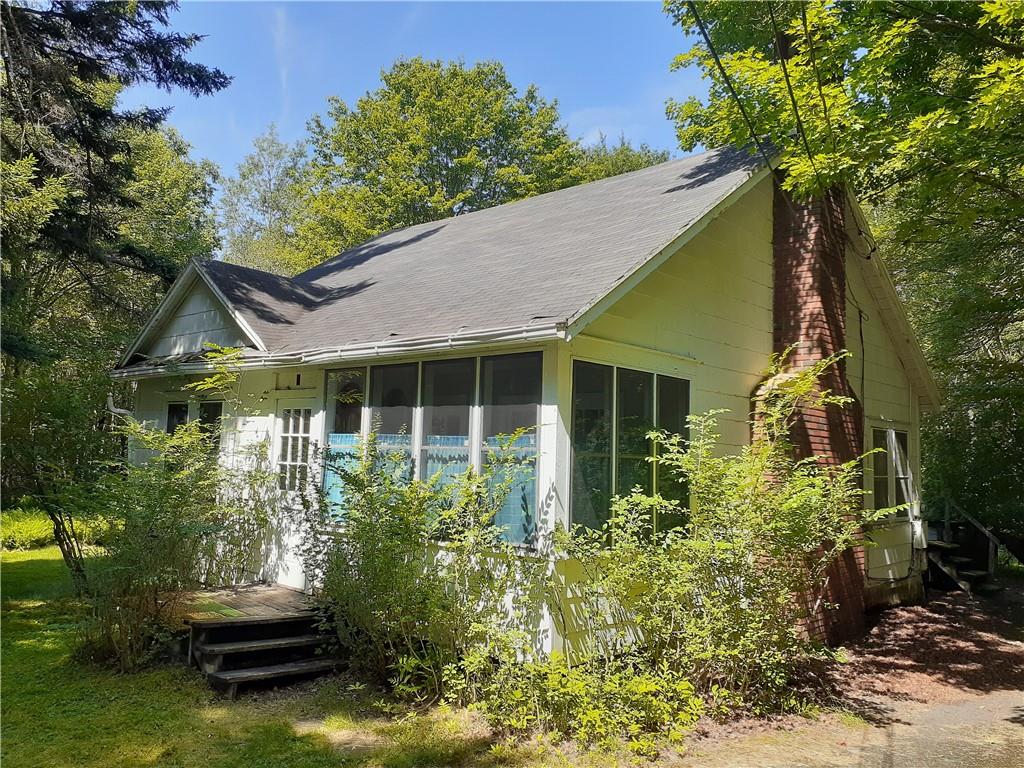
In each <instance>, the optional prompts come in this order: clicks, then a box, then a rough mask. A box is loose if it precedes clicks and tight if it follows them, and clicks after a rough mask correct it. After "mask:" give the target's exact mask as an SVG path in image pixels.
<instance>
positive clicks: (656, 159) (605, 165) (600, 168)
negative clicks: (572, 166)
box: [579, 133, 668, 182]
mask: <svg viewBox="0 0 1024 768" xmlns="http://www.w3.org/2000/svg"><path fill="white" fill-rule="evenodd" d="M580 154H581V157H580V160H579V174H580V180H581V181H582V182H588V181H597V180H598V179H606V178H608V177H609V176H618V175H619V174H620V173H629V172H630V171H639V170H640V169H642V168H647V167H648V166H651V165H657V164H658V163H664V162H665V161H666V160H668V150H658V149H651V147H649V146H647V145H646V144H641V145H640V146H639V147H636V148H634V147H633V145H632V144H630V143H629V142H628V141H627V140H626V136H625V134H620V135H619V143H618V144H615V145H614V146H608V138H607V137H606V136H605V135H604V134H603V133H602V134H601V138H600V140H599V141H598V142H597V143H596V144H593V145H591V146H587V147H583V148H582V149H581V150H580Z"/></svg>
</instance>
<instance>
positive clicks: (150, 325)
mask: <svg viewBox="0 0 1024 768" xmlns="http://www.w3.org/2000/svg"><path fill="white" fill-rule="evenodd" d="M197 281H202V283H203V285H205V286H206V287H207V288H208V289H209V290H210V292H211V293H212V294H213V295H214V297H215V298H216V299H217V301H219V302H220V303H221V304H222V305H223V307H224V310H225V311H226V312H227V313H228V315H229V316H230V317H231V319H232V320H233V321H234V322H235V324H236V325H237V326H238V328H239V330H241V331H242V333H243V334H245V335H246V336H248V337H249V340H250V341H251V342H252V343H253V344H255V345H256V347H257V348H258V349H260V350H261V351H264V352H265V351H266V350H267V347H266V346H265V345H264V344H263V342H262V341H261V340H260V338H259V336H257V335H256V333H255V331H253V330H252V327H251V326H250V325H249V324H248V323H247V322H245V320H244V319H243V318H242V317H241V316H240V315H239V314H238V313H237V312H236V311H235V310H234V308H233V307H232V306H231V304H230V302H228V300H227V298H226V297H225V296H224V294H223V293H221V291H220V289H218V288H217V286H216V285H214V284H213V281H212V280H210V278H209V276H208V275H207V274H206V273H205V271H204V270H203V268H202V267H200V266H199V264H197V263H196V262H195V261H194V260H193V261H190V262H189V263H188V264H186V265H185V269H183V270H182V271H181V274H180V275H178V277H177V279H176V280H175V281H174V282H173V283H172V284H171V287H170V288H168V289H167V293H165V294H164V297H163V298H162V299H161V300H160V303H159V304H158V305H157V308H156V310H154V312H153V314H152V315H150V317H149V320H147V321H146V324H145V325H143V326H142V330H140V331H139V332H138V334H136V336H135V339H134V340H133V341H132V343H131V344H130V345H129V346H128V349H127V351H126V352H125V353H124V354H123V355H122V356H121V360H120V361H119V362H118V367H121V366H124V365H127V364H128V361H129V360H130V359H131V358H132V355H134V354H135V353H136V352H138V351H139V348H140V347H141V346H142V345H143V343H144V342H145V341H147V340H148V339H149V337H150V335H152V333H153V331H155V330H156V329H157V328H159V327H160V326H161V325H162V324H163V323H164V322H165V321H166V320H168V319H169V318H168V315H170V314H171V313H172V312H173V311H174V310H175V309H177V308H178V305H179V304H180V303H181V302H182V300H183V299H184V298H185V294H186V293H187V292H188V290H189V289H190V288H192V286H193V285H194V284H195V283H196V282H197ZM119 373H121V372H120V371H118V370H115V371H113V373H111V376H112V377H113V378H115V379H118V378H132V377H126V376H118V375H117V374H119Z"/></svg>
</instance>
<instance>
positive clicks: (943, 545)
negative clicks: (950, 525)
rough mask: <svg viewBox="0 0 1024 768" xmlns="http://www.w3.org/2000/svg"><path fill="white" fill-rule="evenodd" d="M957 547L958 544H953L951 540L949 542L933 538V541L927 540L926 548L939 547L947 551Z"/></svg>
mask: <svg viewBox="0 0 1024 768" xmlns="http://www.w3.org/2000/svg"><path fill="white" fill-rule="evenodd" d="M959 548H960V545H959V544H953V543H952V542H949V541H935V540H933V541H929V542H928V549H941V550H944V551H946V552H949V551H951V550H954V549H959Z"/></svg>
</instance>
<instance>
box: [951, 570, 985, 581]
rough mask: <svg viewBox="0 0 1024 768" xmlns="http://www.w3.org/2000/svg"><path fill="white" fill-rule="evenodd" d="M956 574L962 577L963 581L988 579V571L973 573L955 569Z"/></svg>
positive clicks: (973, 571)
mask: <svg viewBox="0 0 1024 768" xmlns="http://www.w3.org/2000/svg"><path fill="white" fill-rule="evenodd" d="M957 574H958V575H960V576H963V577H964V578H965V579H984V578H988V571H975V570H967V571H961V570H959V569H957Z"/></svg>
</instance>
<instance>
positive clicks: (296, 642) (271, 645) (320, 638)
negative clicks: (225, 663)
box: [196, 635, 330, 656]
mask: <svg viewBox="0 0 1024 768" xmlns="http://www.w3.org/2000/svg"><path fill="white" fill-rule="evenodd" d="M328 640H330V636H329V635H295V636H293V637H271V638H267V639H265V640H240V641H236V642H231V643H197V644H196V651H198V652H199V653H205V654H208V655H211V656H222V655H224V654H228V653H246V652H248V651H273V650H277V649H279V648H301V647H303V646H307V645H323V644H324V643H326V642H327V641H328Z"/></svg>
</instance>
